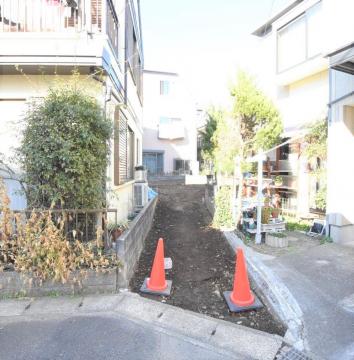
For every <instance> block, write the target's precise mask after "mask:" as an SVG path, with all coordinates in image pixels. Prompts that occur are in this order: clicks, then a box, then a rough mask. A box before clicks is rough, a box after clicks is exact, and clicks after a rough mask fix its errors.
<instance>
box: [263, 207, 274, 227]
mask: <svg viewBox="0 0 354 360" xmlns="http://www.w3.org/2000/svg"><path fill="white" fill-rule="evenodd" d="M271 212H272V208H271V207H269V206H264V207H263V209H262V224H269V220H270V214H271Z"/></svg>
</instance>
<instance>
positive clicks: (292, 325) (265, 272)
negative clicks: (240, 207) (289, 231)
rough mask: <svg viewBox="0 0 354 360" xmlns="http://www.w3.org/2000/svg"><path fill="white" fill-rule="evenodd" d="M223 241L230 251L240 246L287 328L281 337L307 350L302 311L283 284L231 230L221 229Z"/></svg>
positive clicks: (260, 286) (298, 348)
mask: <svg viewBox="0 0 354 360" xmlns="http://www.w3.org/2000/svg"><path fill="white" fill-rule="evenodd" d="M223 234H224V236H225V238H226V240H227V242H228V243H229V245H230V246H231V248H232V249H233V250H236V247H241V248H243V250H244V252H245V254H246V259H247V265H248V270H249V273H250V275H251V277H252V279H253V280H254V282H255V283H256V285H257V287H258V288H259V289H260V290H261V291H262V293H263V295H264V297H265V298H266V300H267V302H268V303H269V305H270V307H271V308H272V310H273V312H274V313H275V314H276V315H277V316H278V317H279V318H280V320H281V321H282V322H283V323H284V324H285V325H286V326H287V328H288V330H287V332H286V334H285V337H284V340H285V341H286V342H288V343H290V344H292V346H294V348H296V349H297V350H300V351H303V350H305V351H306V350H308V345H307V341H306V336H305V328H304V321H303V313H302V310H301V308H300V306H299V304H298V303H297V301H296V300H295V298H294V296H293V295H292V294H291V292H290V291H289V289H288V288H287V287H286V285H285V284H284V283H283V282H282V281H281V280H280V279H279V277H278V276H277V275H276V274H275V273H274V272H273V271H272V270H271V269H269V268H268V267H267V266H266V265H265V264H264V262H263V261H262V259H261V256H260V255H259V254H258V253H256V252H255V251H254V250H253V249H251V248H250V247H248V246H246V245H245V244H244V243H243V241H242V240H241V239H240V238H238V237H237V235H236V234H235V233H234V232H233V231H224V232H223Z"/></svg>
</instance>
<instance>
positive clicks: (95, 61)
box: [0, 0, 119, 66]
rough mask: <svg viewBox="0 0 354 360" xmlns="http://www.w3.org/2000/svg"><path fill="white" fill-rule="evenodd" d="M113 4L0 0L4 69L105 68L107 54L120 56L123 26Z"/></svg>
mask: <svg viewBox="0 0 354 360" xmlns="http://www.w3.org/2000/svg"><path fill="white" fill-rule="evenodd" d="M112 4H113V3H112V1H111V0H106V1H105V0H81V1H79V0H65V1H64V0H21V1H14V0H0V40H1V45H2V46H1V49H0V56H1V60H0V65H3V66H6V65H11V64H20V65H21V64H24V65H26V66H29V65H30V64H45V65H46V64H64V65H71V64H75V65H90V66H95V65H97V66H100V65H102V57H103V54H104V53H105V52H106V53H108V54H109V55H111V56H115V55H117V53H118V25H119V24H118V18H117V15H116V12H115V10H114V6H113V5H112ZM107 40H108V41H107ZM106 44H107V46H105V45H106ZM104 47H106V48H107V51H104Z"/></svg>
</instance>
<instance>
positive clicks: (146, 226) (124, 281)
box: [117, 197, 157, 288]
mask: <svg viewBox="0 0 354 360" xmlns="http://www.w3.org/2000/svg"><path fill="white" fill-rule="evenodd" d="M156 202H157V197H155V198H154V199H153V200H151V201H150V203H149V204H148V205H147V206H146V207H145V208H144V209H143V210H142V211H141V212H140V213H139V214H138V216H137V217H136V218H135V219H134V220H133V221H132V223H131V224H130V227H129V229H128V230H127V231H125V232H124V233H123V234H122V235H121V236H120V237H119V238H118V239H117V254H118V257H119V259H120V260H121V261H122V263H123V266H122V268H121V269H120V270H119V276H118V287H119V288H127V287H128V285H129V280H130V279H131V277H132V276H133V273H134V270H135V267H136V265H137V262H138V260H139V256H140V253H141V251H142V250H143V247H144V242H145V239H146V237H147V235H148V233H149V231H150V229H151V225H152V222H153V219H154V214H155V207H156Z"/></svg>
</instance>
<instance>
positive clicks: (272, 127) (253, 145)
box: [231, 71, 283, 224]
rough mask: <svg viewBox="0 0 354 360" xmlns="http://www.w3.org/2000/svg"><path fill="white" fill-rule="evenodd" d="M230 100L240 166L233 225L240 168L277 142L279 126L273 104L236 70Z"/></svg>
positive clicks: (240, 176)
mask: <svg viewBox="0 0 354 360" xmlns="http://www.w3.org/2000/svg"><path fill="white" fill-rule="evenodd" d="M231 95H232V96H233V98H234V106H233V115H234V119H235V121H236V122H237V124H238V126H239V131H240V137H241V141H240V149H239V156H240V160H241V161H240V166H238V168H237V172H238V173H237V174H235V175H236V177H237V178H238V181H239V184H240V186H239V187H238V194H237V198H238V204H237V208H238V212H237V215H236V216H237V218H236V221H235V222H236V224H237V223H238V222H239V220H240V217H241V204H242V186H241V185H242V184H243V169H244V168H246V167H247V165H248V164H247V163H246V161H245V160H246V158H247V156H249V155H252V154H253V153H255V152H258V151H260V150H263V151H264V150H268V149H270V148H272V147H273V146H274V145H276V144H278V143H280V140H281V134H282V132H283V125H282V121H281V118H280V114H279V112H278V110H277V109H276V107H275V106H274V104H273V103H272V102H271V101H270V99H268V98H267V97H266V96H265V95H264V94H263V92H262V91H261V90H259V89H258V88H257V86H256V84H255V82H254V80H253V78H252V77H251V76H249V75H248V74H246V73H245V72H243V71H240V72H239V73H238V76H237V83H236V85H235V86H234V87H233V88H232V90H231Z"/></svg>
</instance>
